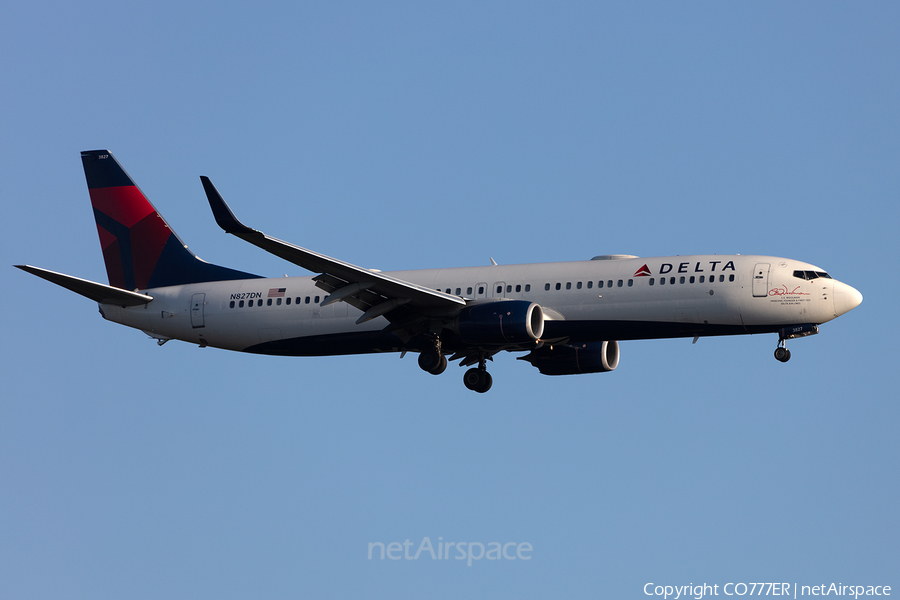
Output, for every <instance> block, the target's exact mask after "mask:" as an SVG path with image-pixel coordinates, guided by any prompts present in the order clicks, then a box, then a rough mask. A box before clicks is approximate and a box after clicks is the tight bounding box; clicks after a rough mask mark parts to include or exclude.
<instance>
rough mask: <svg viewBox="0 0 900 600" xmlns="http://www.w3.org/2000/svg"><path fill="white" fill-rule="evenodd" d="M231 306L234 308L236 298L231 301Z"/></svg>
mask: <svg viewBox="0 0 900 600" xmlns="http://www.w3.org/2000/svg"><path fill="white" fill-rule="evenodd" d="M231 308H234V300H232V301H231Z"/></svg>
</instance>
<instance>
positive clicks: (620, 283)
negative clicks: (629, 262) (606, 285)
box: [618, 279, 622, 287]
mask: <svg viewBox="0 0 900 600" xmlns="http://www.w3.org/2000/svg"><path fill="white" fill-rule="evenodd" d="M618 286H619V287H622V280H621V279H620V280H619V283H618Z"/></svg>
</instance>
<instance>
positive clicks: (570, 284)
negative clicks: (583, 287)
mask: <svg viewBox="0 0 900 600" xmlns="http://www.w3.org/2000/svg"><path fill="white" fill-rule="evenodd" d="M566 289H567V290H571V289H572V282H571V281H567V282H566Z"/></svg>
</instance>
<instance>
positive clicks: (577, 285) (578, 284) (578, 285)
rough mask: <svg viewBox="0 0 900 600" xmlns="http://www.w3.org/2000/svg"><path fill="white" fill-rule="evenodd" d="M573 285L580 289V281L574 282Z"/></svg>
mask: <svg viewBox="0 0 900 600" xmlns="http://www.w3.org/2000/svg"><path fill="white" fill-rule="evenodd" d="M575 287H576V288H577V289H579V290H580V289H581V282H580V281H579V282H578V283H576V284H575Z"/></svg>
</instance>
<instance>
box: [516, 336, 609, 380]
mask: <svg viewBox="0 0 900 600" xmlns="http://www.w3.org/2000/svg"><path fill="white" fill-rule="evenodd" d="M520 360H527V361H528V362H530V363H531V364H532V366H535V367H537V368H538V370H539V371H540V372H541V373H543V374H544V375H579V374H581V373H605V372H607V371H614V370H615V368H616V367H618V366H619V342H615V341H613V342H590V343H586V344H555V345H552V346H551V345H546V346H542V347H540V348H537V349H535V350H532V351H531V353H530V354H528V355H527V356H522V357H520Z"/></svg>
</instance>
